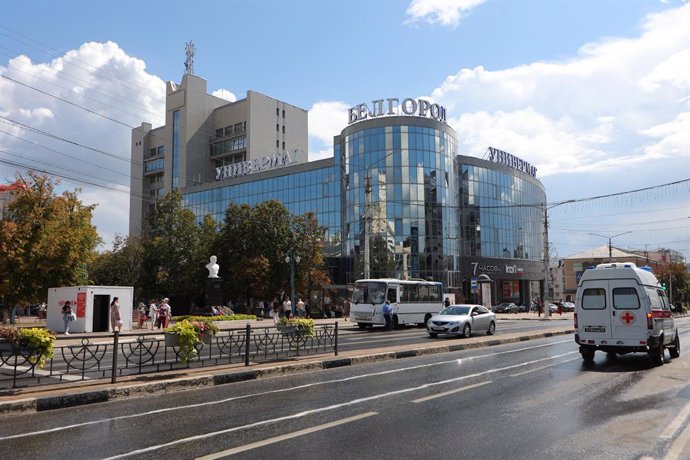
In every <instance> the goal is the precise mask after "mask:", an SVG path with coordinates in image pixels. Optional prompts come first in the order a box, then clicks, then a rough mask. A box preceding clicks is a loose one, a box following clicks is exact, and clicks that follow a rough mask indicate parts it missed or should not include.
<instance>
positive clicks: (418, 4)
mask: <svg viewBox="0 0 690 460" xmlns="http://www.w3.org/2000/svg"><path fill="white" fill-rule="evenodd" d="M485 1H486V0H413V1H412V3H410V6H408V7H407V15H408V19H407V20H406V21H405V24H410V23H414V22H418V21H426V22H428V23H430V24H440V25H442V26H451V27H455V26H457V25H458V23H459V22H460V19H462V18H463V17H465V16H467V14H468V13H469V12H470V11H472V10H473V9H475V8H476V7H478V6H479V5H481V4H482V3H484V2H485Z"/></svg>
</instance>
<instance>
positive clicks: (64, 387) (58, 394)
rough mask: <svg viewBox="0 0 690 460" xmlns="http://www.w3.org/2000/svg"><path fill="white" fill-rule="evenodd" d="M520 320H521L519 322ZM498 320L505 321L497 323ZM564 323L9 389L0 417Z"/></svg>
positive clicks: (458, 346) (344, 325) (565, 324)
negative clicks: (259, 361) (286, 358)
mask: <svg viewBox="0 0 690 460" xmlns="http://www.w3.org/2000/svg"><path fill="white" fill-rule="evenodd" d="M520 315H525V316H522V317H521V316H520ZM529 315H530V314H517V315H515V314H513V315H500V316H499V318H498V320H499V322H501V321H503V320H508V319H516V320H518V319H535V315H533V314H532V315H531V316H532V317H531V318H530V317H529ZM502 316H509V317H506V318H502ZM571 316H572V314H571ZM570 319H571V321H566V318H565V315H564V318H563V321H555V320H554V321H553V325H552V326H550V327H548V328H547V329H545V330H541V331H536V332H522V333H512V334H505V335H501V336H485V335H481V336H475V337H471V338H469V339H444V340H435V341H433V342H429V343H428V344H410V345H402V346H400V345H398V346H383V347H379V348H374V349H368V350H358V351H350V352H344V353H342V352H341V353H339V354H338V356H334V354H333V353H328V354H321V355H308V356H304V357H293V358H291V359H290V360H289V361H285V362H280V363H276V362H273V363H263V364H252V365H251V366H249V367H245V366H244V365H243V364H241V363H237V364H229V365H222V366H215V367H203V368H194V369H176V370H173V371H163V372H157V373H151V374H140V375H136V376H127V377H119V378H118V382H117V383H115V384H112V383H110V380H109V379H99V380H88V381H82V382H76V383H59V384H52V385H41V386H34V387H27V388H15V389H13V390H5V391H2V392H0V415H5V414H12V413H18V412H38V411H44V410H51V409H59V408H64V407H72V406H79V405H86V404H94V403H99V402H107V401H112V400H117V399H125V398H134V397H142V396H147V395H151V394H154V393H168V392H174V391H181V390H186V389H194V388H198V387H209V386H214V385H223V384H228V383H234V382H240V381H245V380H255V379H259V378H267V377H273V376H278V375H284V374H286V373H297V372H306V371H315V370H323V369H330V368H335V367H343V366H353V365H357V364H363V363H372V362H376V361H382V360H391V359H402V358H409V357H414V356H422V355H427V354H435V353H447V352H452V351H460V350H465V349H469V348H480V347H488V346H494V345H501V344H507V343H518V342H523V341H526V340H534V339H540V338H545V337H552V336H555V335H564V334H571V333H573V332H574V331H573V328H572V318H570ZM336 321H337V322H338V329H339V330H341V329H342V330H343V331H349V333H354V330H353V329H358V328H357V325H356V323H355V324H352V323H351V322H349V321H344V320H343V319H342V318H338V319H336V318H331V319H319V320H315V322H316V324H334V323H335V322H336ZM546 321H548V320H546ZM233 323H234V322H233ZM240 323H242V324H241V325H240V328H241V327H244V326H245V325H246V324H247V321H240ZM249 323H250V324H251V327H252V328H255V327H267V326H268V327H273V322H272V321H271V320H263V321H249ZM233 326H234V325H233ZM499 327H500V325H499ZM419 332H420V334H423V333H424V332H423V329H419ZM95 334H96V335H95V336H96V337H99V338H103V339H110V338H111V337H112V334H111V333H95ZM142 334H159V335H160V334H161V332H160V331H151V330H148V331H145V330H134V331H127V332H125V333H123V336H130V337H131V338H133V337H136V336H138V335H142ZM86 336H88V337H92V336H94V334H86ZM82 338H86V337H84V335H79V334H74V335H71V334H70V335H69V336H64V335H62V334H60V335H59V340H60V341H59V345H67V344H69V342H72V341H73V340H74V341H75V342H80V341H81V339H82Z"/></svg>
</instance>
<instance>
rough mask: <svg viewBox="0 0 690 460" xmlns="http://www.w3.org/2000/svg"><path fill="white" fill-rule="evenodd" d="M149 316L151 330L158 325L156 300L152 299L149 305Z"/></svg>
mask: <svg viewBox="0 0 690 460" xmlns="http://www.w3.org/2000/svg"><path fill="white" fill-rule="evenodd" d="M149 318H150V319H151V330H154V329H155V328H156V327H158V305H157V304H156V301H155V300H151V305H149Z"/></svg>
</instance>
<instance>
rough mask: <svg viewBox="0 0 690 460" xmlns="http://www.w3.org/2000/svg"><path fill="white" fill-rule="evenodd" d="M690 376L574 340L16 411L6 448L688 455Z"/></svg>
mask: <svg viewBox="0 0 690 460" xmlns="http://www.w3.org/2000/svg"><path fill="white" fill-rule="evenodd" d="M678 324H679V326H680V328H681V331H682V335H681V341H682V343H690V333H689V332H690V320H689V319H687V318H685V319H681V320H679V321H678ZM403 332H405V333H406V332H408V331H403ZM417 332H423V330H417ZM378 334H379V333H378V332H375V333H372V334H364V336H365V337H366V336H372V337H374V336H375V335H378ZM356 336H359V337H362V336H363V334H357V335H356ZM427 340H428V339H427ZM689 382H690V354H687V355H686V354H684V353H681V357H680V358H678V359H674V360H670V358H669V355H668V352H667V353H666V364H665V365H664V366H662V367H651V365H650V364H649V361H648V359H647V357H646V356H645V355H639V354H638V355H628V356H623V357H619V358H617V359H615V360H609V359H607V358H606V356H605V355H604V354H597V356H596V358H595V364H594V365H593V366H584V365H583V363H582V359H581V357H580V355H579V353H578V351H577V346H576V344H575V343H574V342H573V336H572V335H567V336H558V337H552V338H548V339H541V340H531V341H527V342H521V343H517V344H509V345H501V346H494V347H489V348H480V349H473V350H464V351H461V352H454V353H445V354H437V355H428V356H421V357H416V358H409V359H401V360H395V361H383V362H377V363H372V364H368V365H358V366H352V367H347V368H336V369H330V370H326V371H318V372H311V373H304V374H294V375H285V376H282V377H278V378H272V379H265V380H257V381H247V382H241V383H236V384H231V385H222V386H215V387H213V388H210V389H200V390H194V391H185V392H180V393H172V394H155V395H151V396H149V397H145V398H139V399H128V400H123V401H112V402H108V403H104V404H97V405H93V406H81V407H76V408H69V409H60V410H54V411H49V412H39V413H36V414H31V415H12V416H11V417H3V418H0V452H3V455H9V454H8V453H11V456H12V457H13V458H39V457H42V458H70V459H74V458H80V459H88V458H142V459H143V458H170V457H175V458H181V459H183V458H197V457H204V456H211V457H208V458H215V456H218V458H222V457H226V456H230V455H234V456H236V457H237V458H261V459H272V458H276V459H285V458H300V459H302V458H309V459H311V458H314V459H317V458H318V459H322V458H325V457H332V458H356V459H368V458H371V459H381V458H396V459H397V458H403V459H404V458H473V459H474V458H478V459H483V458H487V459H489V458H490V459H496V458H511V459H522V458H525V459H539V458H559V459H560V458H566V459H569V458H578V459H580V458H588V459H598V458H602V459H603V458H615V459H628V458H629V459H639V458H645V457H651V458H689V454H690V443H688V440H690V427H689V425H688V418H689V415H690V385H689ZM686 444H688V445H687V446H686Z"/></svg>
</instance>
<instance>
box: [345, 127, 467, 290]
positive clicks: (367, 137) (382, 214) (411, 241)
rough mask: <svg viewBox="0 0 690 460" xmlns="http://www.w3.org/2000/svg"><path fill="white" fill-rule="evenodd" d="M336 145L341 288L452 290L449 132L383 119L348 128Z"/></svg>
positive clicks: (453, 207)
mask: <svg viewBox="0 0 690 460" xmlns="http://www.w3.org/2000/svg"><path fill="white" fill-rule="evenodd" d="M335 146H336V150H338V151H339V153H340V155H339V157H340V160H341V164H342V173H343V176H342V177H343V184H342V203H343V204H342V209H343V237H344V238H343V255H344V257H346V258H348V259H349V260H350V263H348V264H347V266H348V273H347V275H346V281H347V282H348V283H352V282H354V281H355V280H357V279H360V278H400V279H406V278H407V279H409V278H422V279H433V280H435V281H442V282H443V283H444V285H445V286H446V288H447V289H451V290H452V289H454V288H456V287H458V286H459V284H458V283H459V280H460V278H459V272H458V269H457V262H458V255H459V254H458V245H457V218H456V216H457V204H456V203H457V187H456V186H455V180H454V177H455V175H454V171H453V158H454V156H455V152H456V146H457V140H456V136H455V132H454V131H453V130H452V129H451V128H450V127H448V125H446V124H445V123H441V122H438V121H435V120H430V119H428V118H422V117H409V116H393V117H383V118H377V119H372V120H367V121H361V122H358V123H355V124H352V125H350V126H349V127H347V128H346V129H345V130H343V132H342V133H341V135H340V136H337V137H336V138H335ZM367 245H368V248H367V247H366V246H367ZM367 251H368V254H369V256H368V263H367V259H366V257H365V254H366V252H367Z"/></svg>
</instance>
